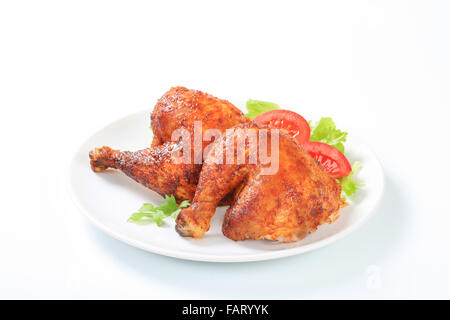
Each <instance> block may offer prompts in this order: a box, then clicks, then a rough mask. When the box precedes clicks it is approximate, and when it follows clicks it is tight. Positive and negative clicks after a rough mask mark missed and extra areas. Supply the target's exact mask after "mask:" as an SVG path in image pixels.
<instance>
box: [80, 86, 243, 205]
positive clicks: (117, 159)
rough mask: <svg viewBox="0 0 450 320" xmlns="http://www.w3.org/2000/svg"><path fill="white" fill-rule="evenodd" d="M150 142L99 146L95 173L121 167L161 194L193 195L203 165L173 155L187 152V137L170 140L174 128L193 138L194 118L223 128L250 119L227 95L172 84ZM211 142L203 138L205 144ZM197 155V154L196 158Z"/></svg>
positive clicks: (159, 106)
mask: <svg viewBox="0 0 450 320" xmlns="http://www.w3.org/2000/svg"><path fill="white" fill-rule="evenodd" d="M151 119H152V121H151V122H152V130H153V133H154V136H153V142H152V147H151V148H148V149H144V150H140V151H136V152H130V151H124V152H121V151H119V150H112V149H111V148H109V147H105V146H104V147H102V148H96V149H94V150H93V151H91V152H90V153H89V157H90V159H91V167H92V169H93V170H94V171H95V172H100V171H103V170H105V169H107V168H114V169H119V170H121V171H123V172H124V173H125V174H126V175H128V176H129V177H130V178H132V179H134V180H136V181H137V182H139V183H141V184H143V185H144V186H146V187H147V188H149V189H152V190H154V191H156V192H158V193H159V194H161V195H165V194H173V195H174V196H175V198H176V199H177V200H179V201H180V200H185V199H188V200H192V198H193V197H194V194H195V189H196V187H197V183H198V177H199V174H200V170H201V164H183V163H179V161H176V160H175V159H178V157H177V156H181V155H182V154H183V152H182V149H183V141H181V140H180V141H177V142H172V141H171V137H172V133H173V132H174V131H175V130H176V129H180V128H184V129H186V130H187V132H189V134H190V135H191V140H192V141H191V142H192V143H193V139H194V132H193V129H194V121H199V120H201V121H202V133H203V132H204V131H206V130H207V129H210V128H211V129H218V130H219V131H221V132H224V131H225V129H227V128H230V127H232V126H234V125H236V124H239V123H244V122H247V121H249V119H248V118H247V117H245V116H244V114H243V113H242V112H241V111H240V110H239V109H237V108H236V107H235V106H233V105H232V104H231V103H230V102H228V101H226V100H221V99H218V98H215V97H213V96H211V95H209V94H206V93H203V92H201V91H197V90H189V89H186V88H184V87H174V88H171V89H170V90H169V91H168V92H166V93H165V94H164V95H163V96H162V97H161V98H160V99H159V100H158V102H157V104H156V106H155V108H154V110H153V113H152V115H151ZM210 142H211V141H204V142H203V145H202V147H203V148H205V147H206V146H207V145H208V144H209V143H210ZM192 159H193V157H192Z"/></svg>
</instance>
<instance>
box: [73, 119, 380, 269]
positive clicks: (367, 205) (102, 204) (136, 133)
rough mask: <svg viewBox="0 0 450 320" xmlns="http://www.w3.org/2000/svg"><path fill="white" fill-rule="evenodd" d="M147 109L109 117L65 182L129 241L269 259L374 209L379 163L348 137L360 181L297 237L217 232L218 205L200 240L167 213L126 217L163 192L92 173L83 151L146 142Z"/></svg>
mask: <svg viewBox="0 0 450 320" xmlns="http://www.w3.org/2000/svg"><path fill="white" fill-rule="evenodd" d="M149 117H150V111H142V112H139V113H136V114H133V115H130V116H127V117H124V118H122V119H120V120H118V121H116V122H113V123H111V124H110V125H108V126H106V127H105V128H103V129H102V130H100V131H98V132H97V133H95V134H94V135H93V136H91V137H90V138H89V139H88V140H87V141H86V142H85V143H84V144H83V145H82V146H81V147H80V148H79V150H78V151H77V153H76V154H75V157H74V159H73V161H72V164H71V167H70V182H69V188H70V191H71V194H72V198H73V199H74V201H75V203H76V205H77V206H78V208H79V209H80V210H81V211H82V212H83V213H84V214H85V215H86V216H87V217H88V218H89V219H90V220H91V221H92V222H93V223H94V224H95V225H97V226H98V227H99V228H100V229H101V230H103V231H104V232H106V233H107V234H109V235H111V236H113V237H114V238H117V239H119V240H121V241H123V242H125V243H128V244H130V245H132V246H135V247H138V248H141V249H144V250H147V251H150V252H153V253H158V254H162V255H166V256H170V257H176V258H181V259H189V260H199V261H212V262H243V261H258V260H269V259H276V258H281V257H287V256H291V255H295V254H300V253H304V252H307V251H311V250H314V249H317V248H320V247H323V246H325V245H327V244H330V243H332V242H334V241H336V240H338V239H340V238H342V237H344V236H346V235H348V234H349V233H350V232H352V231H354V230H355V229H356V228H358V227H359V226H360V225H361V224H362V223H363V222H364V221H365V220H366V219H367V218H368V217H369V215H370V214H371V213H372V212H373V211H374V209H375V207H376V205H377V203H378V202H379V201H380V199H381V197H382V193H383V189H384V176H383V171H382V169H381V166H380V164H379V162H378V160H377V159H376V157H375V155H374V154H373V153H372V152H371V151H370V149H369V148H368V147H366V146H364V145H362V144H359V143H355V142H352V141H349V142H348V143H346V154H347V156H348V158H349V160H350V162H353V161H355V160H359V161H360V162H361V164H362V170H361V172H360V174H359V177H360V178H361V179H362V180H364V181H365V186H364V189H363V190H361V191H360V192H358V194H357V196H356V198H355V199H353V202H352V203H351V204H350V205H349V206H348V207H346V208H344V209H342V210H341V212H340V215H341V217H340V218H339V219H338V220H337V221H336V222H335V223H333V224H331V225H328V224H325V225H322V226H320V227H319V229H318V230H317V231H316V232H314V233H312V234H310V235H308V236H307V237H306V238H304V239H303V240H302V241H299V242H296V243H288V244H280V243H273V242H270V241H265V240H258V241H254V240H247V241H240V242H234V241H232V240H230V239H228V238H226V237H225V236H223V235H222V232H221V222H222V219H223V215H224V212H225V208H219V209H218V210H217V212H216V214H215V216H214V218H213V220H212V221H211V229H210V231H209V232H207V233H206V235H205V237H204V238H203V239H201V240H194V239H191V238H183V237H180V236H179V235H178V234H177V233H176V232H175V229H174V225H175V223H174V221H170V219H169V218H167V219H166V221H167V223H166V224H165V225H164V226H162V227H157V226H156V225H154V224H151V225H144V226H142V225H135V224H132V223H128V222H127V219H128V217H129V216H130V214H131V213H132V212H135V211H136V210H137V209H139V208H140V206H141V205H142V203H144V202H152V203H155V204H158V203H160V202H162V200H163V199H162V198H161V197H160V196H159V195H158V194H156V193H155V192H153V191H151V190H149V189H147V188H145V187H143V186H141V185H139V184H138V183H137V182H135V181H133V180H132V179H130V178H128V177H126V176H125V175H124V174H123V173H121V172H119V171H106V172H102V173H94V172H92V171H91V169H90V166H89V158H88V153H89V151H90V150H91V149H93V148H94V147H100V146H103V145H108V146H110V147H112V148H115V149H116V148H117V149H122V150H139V149H143V148H146V147H148V146H149V145H150V143H151V140H152V133H151V130H149V129H148V126H149Z"/></svg>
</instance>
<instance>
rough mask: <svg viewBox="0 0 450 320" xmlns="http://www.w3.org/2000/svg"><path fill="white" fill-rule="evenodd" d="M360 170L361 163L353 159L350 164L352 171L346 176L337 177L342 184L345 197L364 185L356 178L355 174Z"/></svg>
mask: <svg viewBox="0 0 450 320" xmlns="http://www.w3.org/2000/svg"><path fill="white" fill-rule="evenodd" d="M360 170H361V163H360V162H359V161H355V162H354V163H353V165H352V171H351V172H350V173H349V175H348V176H346V177H344V178H340V179H338V180H339V182H340V183H341V186H342V193H343V194H345V195H346V196H347V197H351V196H353V195H354V194H355V192H356V191H357V190H358V187H361V186H362V185H364V182H363V181H362V180H358V179H356V177H355V176H356V175H357V174H358V172H359V171H360Z"/></svg>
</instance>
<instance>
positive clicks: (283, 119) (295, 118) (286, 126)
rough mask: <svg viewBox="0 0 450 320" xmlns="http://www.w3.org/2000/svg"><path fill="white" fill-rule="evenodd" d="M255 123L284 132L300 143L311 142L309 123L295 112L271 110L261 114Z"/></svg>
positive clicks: (255, 119)
mask: <svg viewBox="0 0 450 320" xmlns="http://www.w3.org/2000/svg"><path fill="white" fill-rule="evenodd" d="M253 121H254V122H256V123H259V124H263V125H268V126H270V127H272V128H277V129H280V130H283V131H285V132H286V133H287V134H289V135H290V136H291V137H293V138H295V139H296V140H297V142H299V143H303V142H306V141H309V137H310V136H311V128H310V127H309V124H308V122H307V121H306V120H305V119H304V118H303V117H302V116H301V115H299V114H298V113H295V112H293V111H289V110H280V109H278V110H271V111H267V112H264V113H261V114H260V115H259V116H257V117H256V118H254V119H253Z"/></svg>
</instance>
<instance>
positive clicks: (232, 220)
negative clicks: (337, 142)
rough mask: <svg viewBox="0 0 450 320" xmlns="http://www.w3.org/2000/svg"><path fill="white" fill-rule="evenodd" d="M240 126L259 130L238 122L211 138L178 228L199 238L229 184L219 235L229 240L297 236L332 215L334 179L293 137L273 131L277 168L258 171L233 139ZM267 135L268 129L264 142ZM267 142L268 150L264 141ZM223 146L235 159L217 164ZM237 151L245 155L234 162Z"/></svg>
mask: <svg viewBox="0 0 450 320" xmlns="http://www.w3.org/2000/svg"><path fill="white" fill-rule="evenodd" d="M240 129H254V130H256V131H257V132H259V131H260V130H262V129H263V127H261V126H259V125H256V124H253V123H247V124H243V125H238V126H236V127H234V129H233V130H232V131H230V132H227V134H226V136H224V137H223V138H222V140H221V141H216V142H215V143H214V145H213V147H212V149H211V151H210V152H209V154H208V157H207V158H206V160H205V162H204V164H203V167H202V171H201V173H200V180H199V183H198V187H197V191H196V193H195V197H194V200H193V203H192V205H191V206H190V207H189V208H186V209H183V210H182V211H181V212H180V214H179V215H178V217H177V220H176V222H177V225H176V230H177V231H178V233H180V234H181V235H183V236H190V237H194V238H201V237H203V235H204V234H205V232H206V231H208V229H209V226H210V225H209V224H210V220H211V217H212V216H213V215H214V213H215V210H216V207H217V204H218V203H219V201H220V200H221V199H222V198H223V197H224V196H225V195H226V194H228V193H229V192H230V190H232V189H234V188H236V190H237V191H236V196H235V200H234V202H233V203H232V204H231V206H230V208H228V210H227V212H226V214H225V218H224V221H223V226H222V231H223V234H224V235H225V236H226V237H228V238H230V239H232V240H245V239H268V240H278V241H282V242H290V241H297V240H300V239H302V238H303V237H305V236H306V235H307V234H308V233H310V232H312V231H314V230H316V229H317V227H318V226H319V225H320V224H323V223H325V222H329V223H331V222H333V221H334V220H335V219H337V217H338V210H339V208H340V206H341V204H342V202H341V196H340V194H341V187H340V184H339V183H338V181H337V180H336V179H333V178H331V177H330V176H328V174H327V173H325V171H324V170H323V169H322V168H321V167H320V166H319V165H318V164H317V163H316V162H315V160H314V159H313V158H311V157H310V156H309V155H308V154H307V153H306V152H305V151H304V150H303V149H302V148H301V147H300V146H299V145H298V144H297V143H296V142H295V141H294V139H293V138H291V137H290V136H288V135H287V134H284V133H282V132H280V133H279V153H278V155H279V157H278V164H279V168H278V171H277V172H276V173H275V174H271V175H261V173H262V169H263V168H264V167H266V165H264V164H263V163H262V162H261V159H259V158H258V161H257V162H255V163H254V164H251V161H249V159H250V155H251V154H252V152H251V151H250V149H249V144H244V145H241V147H240V146H239V145H238V144H237V139H239V138H240V136H241V135H242V134H243V131H242V130H240ZM265 130H269V129H267V128H266V129H265ZM272 135H273V133H272V131H270V130H269V134H268V137H267V140H268V142H270V141H271V136H272ZM241 141H242V140H241ZM272 143H273V142H272ZM231 146H232V147H231ZM268 147H269V149H270V143H269V146H268ZM230 148H231V149H230ZM239 148H241V150H239ZM242 148H243V149H244V150H242ZM227 150H234V159H235V160H234V162H232V163H221V160H220V159H219V158H220V157H223V154H225V153H226V152H227ZM239 152H241V154H244V155H245V157H246V162H245V163H246V164H239V163H238V162H237V159H238V154H239ZM222 162H223V160H222Z"/></svg>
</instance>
